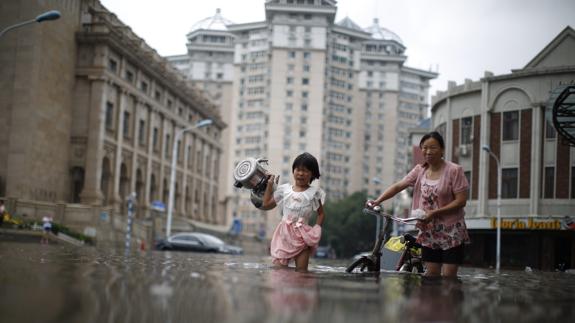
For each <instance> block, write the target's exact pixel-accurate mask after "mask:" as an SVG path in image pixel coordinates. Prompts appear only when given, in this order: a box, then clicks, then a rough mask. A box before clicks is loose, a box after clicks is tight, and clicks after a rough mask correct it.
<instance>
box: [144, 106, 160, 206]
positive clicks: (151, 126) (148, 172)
mask: <svg viewBox="0 0 575 323" xmlns="http://www.w3.org/2000/svg"><path fill="white" fill-rule="evenodd" d="M146 109H147V113H148V118H146V119H147V123H148V142H147V145H148V149H147V152H146V155H147V157H148V158H147V163H146V175H145V181H146V184H145V187H144V201H145V204H146V205H149V204H150V201H151V200H152V196H151V195H150V192H151V190H152V188H151V181H152V172H153V169H152V160H153V156H154V151H153V149H154V148H153V146H152V144H153V140H154V137H153V136H154V122H153V121H154V120H155V118H154V111H153V110H152V107H150V106H147V107H146ZM158 180H159V179H156V181H158Z"/></svg>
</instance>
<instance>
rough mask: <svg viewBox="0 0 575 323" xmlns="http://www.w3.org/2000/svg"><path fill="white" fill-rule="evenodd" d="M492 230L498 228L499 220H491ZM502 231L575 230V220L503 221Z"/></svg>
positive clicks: (523, 219)
mask: <svg viewBox="0 0 575 323" xmlns="http://www.w3.org/2000/svg"><path fill="white" fill-rule="evenodd" d="M490 223H491V229H496V228H497V218H491V221H490ZM501 229H504V230H575V220H574V219H572V218H570V217H564V218H563V219H546V220H538V219H535V218H527V219H525V218H520V219H501Z"/></svg>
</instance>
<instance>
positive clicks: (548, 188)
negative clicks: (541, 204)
mask: <svg viewBox="0 0 575 323" xmlns="http://www.w3.org/2000/svg"><path fill="white" fill-rule="evenodd" d="M544 176H545V178H544V183H543V185H544V186H543V198H545V199H552V198H553V196H554V194H553V193H554V188H555V167H545V174H544Z"/></svg>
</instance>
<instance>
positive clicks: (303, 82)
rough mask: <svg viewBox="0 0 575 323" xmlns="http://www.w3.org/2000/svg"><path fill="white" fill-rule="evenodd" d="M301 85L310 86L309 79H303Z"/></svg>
mask: <svg viewBox="0 0 575 323" xmlns="http://www.w3.org/2000/svg"><path fill="white" fill-rule="evenodd" d="M301 84H303V85H308V84H309V79H308V78H307V77H304V78H303V79H301Z"/></svg>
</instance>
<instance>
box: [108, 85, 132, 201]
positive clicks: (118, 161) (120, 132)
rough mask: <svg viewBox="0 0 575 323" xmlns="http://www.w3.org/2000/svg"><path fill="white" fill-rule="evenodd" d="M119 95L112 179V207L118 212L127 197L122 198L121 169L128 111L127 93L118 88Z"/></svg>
mask: <svg viewBox="0 0 575 323" xmlns="http://www.w3.org/2000/svg"><path fill="white" fill-rule="evenodd" d="M117 92H118V95H119V100H116V101H117V102H118V109H117V110H118V113H117V114H116V120H117V121H118V123H117V125H118V126H117V132H116V151H115V156H114V168H113V169H114V174H113V177H112V180H113V183H114V184H113V187H112V198H111V200H112V205H113V206H114V209H115V210H116V211H119V210H120V209H121V203H122V199H124V198H126V197H125V196H120V169H121V166H122V145H123V143H124V111H126V105H127V102H126V101H127V96H128V94H127V92H126V91H125V90H124V89H120V88H117Z"/></svg>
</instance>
